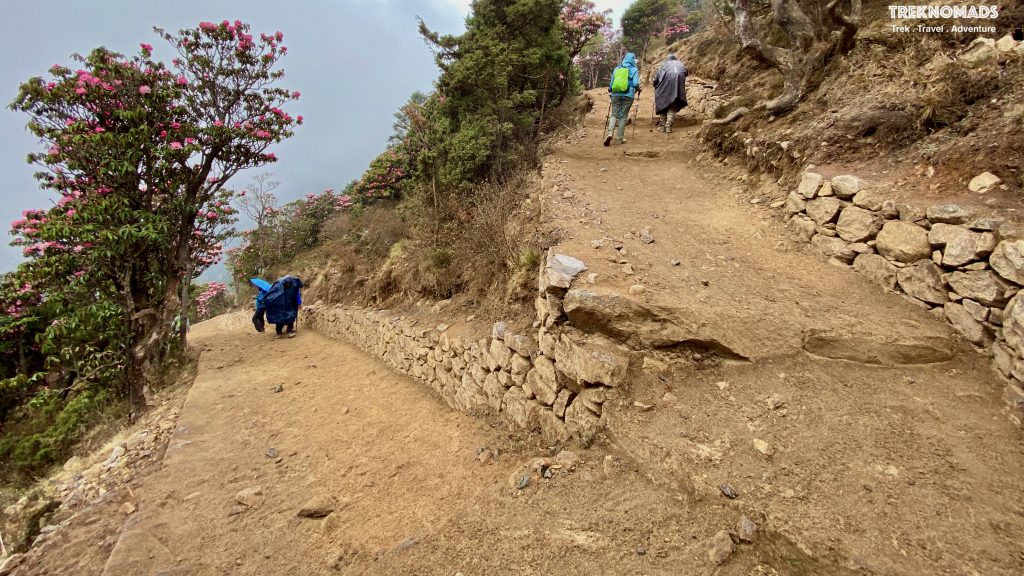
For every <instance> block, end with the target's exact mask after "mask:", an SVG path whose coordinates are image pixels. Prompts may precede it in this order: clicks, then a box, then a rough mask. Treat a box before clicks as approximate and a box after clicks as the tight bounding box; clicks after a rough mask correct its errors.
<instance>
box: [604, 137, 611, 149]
mask: <svg viewBox="0 0 1024 576" xmlns="http://www.w3.org/2000/svg"><path fill="white" fill-rule="evenodd" d="M611 143H612V135H611V134H609V135H607V136H605V137H604V145H605V146H610V145H611Z"/></svg>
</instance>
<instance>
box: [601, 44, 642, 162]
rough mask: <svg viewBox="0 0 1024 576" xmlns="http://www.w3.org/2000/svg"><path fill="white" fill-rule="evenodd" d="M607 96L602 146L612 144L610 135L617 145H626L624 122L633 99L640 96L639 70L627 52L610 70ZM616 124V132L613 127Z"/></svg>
mask: <svg viewBox="0 0 1024 576" xmlns="http://www.w3.org/2000/svg"><path fill="white" fill-rule="evenodd" d="M608 95H609V96H610V97H611V106H610V109H609V113H608V131H607V132H606V133H605V136H604V145H605V146H608V145H609V144H611V143H612V134H613V133H615V136H616V137H617V138H618V139H619V144H625V143H626V120H628V119H629V109H630V108H632V107H633V97H634V96H639V95H640V70H639V69H638V68H637V67H636V56H635V55H634V54H633V53H632V52H629V53H628V54H626V56H625V57H623V59H622V64H619V65H618V66H616V67H615V69H614V70H612V78H611V80H609V81H608ZM616 123H618V132H617V133H616V130H615V127H616Z"/></svg>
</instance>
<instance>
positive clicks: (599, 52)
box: [576, 26, 626, 88]
mask: <svg viewBox="0 0 1024 576" xmlns="http://www.w3.org/2000/svg"><path fill="white" fill-rule="evenodd" d="M625 54H626V51H625V49H624V48H623V46H622V32H621V31H618V30H613V29H612V28H611V26H608V27H605V28H603V29H602V30H601V33H600V34H598V35H597V36H594V37H593V38H591V39H590V42H589V43H588V44H587V45H586V46H585V47H584V48H583V51H582V52H580V54H579V55H578V56H577V57H576V65H577V66H579V68H580V72H581V78H582V81H583V84H584V85H585V86H586V87H587V88H596V87H597V86H598V85H599V84H602V80H605V81H606V80H607V79H608V76H609V75H610V74H611V71H612V69H614V68H615V66H617V65H618V64H619V62H621V61H622V57H623V56H625ZM604 83H606V82H604Z"/></svg>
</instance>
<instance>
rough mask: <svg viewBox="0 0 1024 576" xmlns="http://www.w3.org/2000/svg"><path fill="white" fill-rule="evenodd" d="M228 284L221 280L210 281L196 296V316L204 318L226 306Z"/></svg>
mask: <svg viewBox="0 0 1024 576" xmlns="http://www.w3.org/2000/svg"><path fill="white" fill-rule="evenodd" d="M227 291H228V285H227V284H225V283H223V282H210V283H209V284H207V285H206V288H205V289H204V290H203V291H202V292H201V293H200V294H199V296H197V297H196V316H198V318H199V319H200V320H205V319H207V318H210V317H212V316H214V315H215V314H216V313H218V312H220V311H221V310H223V309H224V308H226V307H227V301H226V300H227V299H226V295H227Z"/></svg>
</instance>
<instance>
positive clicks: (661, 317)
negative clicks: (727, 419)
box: [564, 286, 750, 359]
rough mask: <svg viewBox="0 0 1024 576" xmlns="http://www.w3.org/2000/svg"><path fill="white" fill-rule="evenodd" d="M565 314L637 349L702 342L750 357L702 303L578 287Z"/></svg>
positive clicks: (584, 328) (726, 353)
mask: <svg viewBox="0 0 1024 576" xmlns="http://www.w3.org/2000/svg"><path fill="white" fill-rule="evenodd" d="M564 306H565V313H566V314H567V315H568V316H569V322H570V323H571V324H572V325H573V326H574V327H576V328H578V329H580V330H582V331H584V332H588V333H591V334H603V335H605V336H608V337H609V338H611V339H613V340H617V341H619V342H621V343H624V344H626V345H628V346H630V347H631V348H634V349H649V348H668V347H672V346H677V345H687V344H692V345H699V346H700V347H702V348H706V349H710V350H711V351H714V352H715V353H717V354H719V355H721V356H724V357H726V358H737V359H746V358H748V357H749V356H750V353H749V352H747V351H745V347H744V345H743V344H742V341H741V340H740V339H739V337H738V336H737V335H735V334H732V333H730V331H729V330H728V329H727V328H726V327H725V326H723V325H722V323H721V322H719V321H716V318H715V317H714V316H713V315H712V314H711V313H710V312H708V311H707V310H706V307H702V308H701V309H700V310H693V309H691V310H687V309H681V308H669V307H666V306H657V305H653V304H647V303H645V302H641V301H639V300H635V299H633V298H632V297H630V296H627V295H624V294H622V293H619V292H616V291H615V290H612V289H610V288H605V287H600V286H587V287H579V288H573V289H572V290H569V292H568V293H567V294H566V295H565V302H564Z"/></svg>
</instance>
